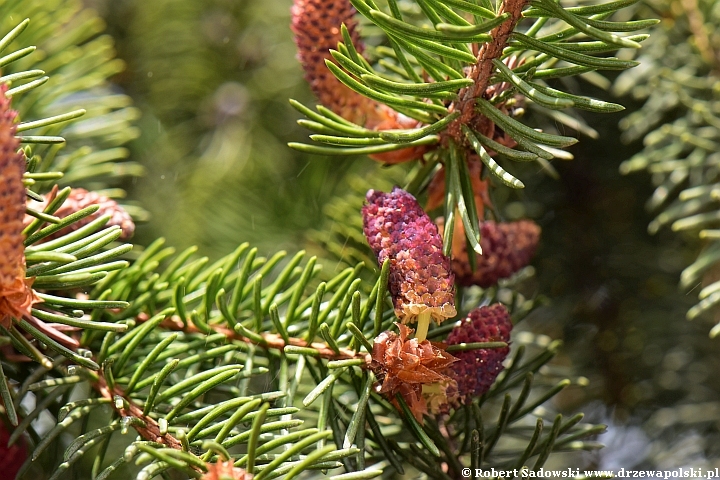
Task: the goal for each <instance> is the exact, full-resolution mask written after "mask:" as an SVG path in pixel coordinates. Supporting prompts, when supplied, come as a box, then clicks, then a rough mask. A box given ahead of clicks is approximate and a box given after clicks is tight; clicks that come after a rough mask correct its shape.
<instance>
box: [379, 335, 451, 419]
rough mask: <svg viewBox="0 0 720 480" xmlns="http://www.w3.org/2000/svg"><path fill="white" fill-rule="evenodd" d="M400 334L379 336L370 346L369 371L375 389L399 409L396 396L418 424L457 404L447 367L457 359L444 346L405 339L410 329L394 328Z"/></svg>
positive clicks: (426, 341) (425, 341)
mask: <svg viewBox="0 0 720 480" xmlns="http://www.w3.org/2000/svg"><path fill="white" fill-rule="evenodd" d="M398 328H399V330H400V334H399V335H398V334H396V333H394V332H383V333H381V334H380V335H378V336H377V338H376V339H375V343H374V344H373V351H372V363H371V364H370V369H371V370H372V371H373V372H374V373H375V376H376V378H377V379H378V380H379V383H378V385H376V387H375V389H376V391H377V392H378V393H380V394H383V395H385V396H386V397H387V398H388V399H389V400H390V401H391V402H392V403H393V405H395V407H397V408H399V405H398V404H397V401H396V399H395V395H397V394H400V395H401V396H402V398H403V400H405V403H406V404H407V405H408V407H409V408H410V411H411V412H412V413H413V416H414V417H415V418H416V419H417V420H418V421H419V422H421V423H422V417H423V415H424V414H425V413H428V411H430V412H431V413H439V412H441V411H442V410H443V409H446V408H447V407H448V405H449V404H452V403H456V402H457V385H456V383H455V380H453V379H452V378H450V377H449V376H448V373H449V371H448V367H449V366H450V365H452V364H453V362H456V361H457V359H456V358H455V357H453V356H452V355H450V354H449V353H447V352H446V351H445V349H444V348H442V347H444V345H442V344H437V343H433V342H430V341H428V340H423V341H418V339H416V338H412V339H408V336H409V335H410V334H411V333H412V329H410V328H408V327H406V326H405V325H402V324H398Z"/></svg>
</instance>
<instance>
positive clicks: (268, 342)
mask: <svg viewBox="0 0 720 480" xmlns="http://www.w3.org/2000/svg"><path fill="white" fill-rule="evenodd" d="M148 319H149V317H148V316H147V315H142V314H141V315H138V317H137V320H138V321H139V322H144V321H147V320H148ZM160 326H162V327H164V328H166V329H168V330H173V331H179V332H183V333H204V332H203V331H202V330H200V329H199V328H197V327H196V326H195V325H193V324H187V325H186V324H184V323H183V321H182V320H181V319H180V318H179V317H177V316H172V317H168V318H166V319H165V320H163V321H162V322H161V323H160ZM210 328H211V329H212V330H213V332H215V333H220V334H222V335H225V336H226V337H227V338H228V339H230V340H239V341H241V342H243V343H251V344H253V345H258V346H261V347H265V348H272V349H274V350H280V351H283V350H284V349H285V347H286V346H288V345H292V346H293V347H304V348H312V349H313V350H317V352H318V357H320V358H324V359H327V360H352V359H360V360H363V361H364V362H365V363H364V365H362V366H367V365H370V362H371V358H370V354H369V353H360V352H356V351H354V350H350V349H348V348H341V349H339V350H338V351H337V352H336V351H335V350H333V349H332V348H330V347H328V346H327V345H326V344H324V343H319V342H307V341H305V340H303V339H301V338H295V337H290V338H289V339H288V340H289V342H287V343H286V342H285V340H284V339H283V338H282V337H281V336H280V335H279V334H277V333H259V334H258V335H259V336H260V337H262V339H263V341H262V342H260V341H257V340H255V339H252V338H248V337H245V336H243V335H241V334H239V333H237V332H235V331H234V330H232V329H230V328H228V327H226V326H224V325H210Z"/></svg>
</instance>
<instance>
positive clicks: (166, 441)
mask: <svg viewBox="0 0 720 480" xmlns="http://www.w3.org/2000/svg"><path fill="white" fill-rule="evenodd" d="M91 383H92V387H93V388H94V389H95V391H97V392H98V393H99V394H100V395H101V396H102V397H103V398H106V399H108V400H110V404H111V405H112V406H113V408H114V409H115V411H117V412H118V413H119V414H120V416H121V417H134V418H137V419H140V420H141V421H142V423H143V424H142V425H138V424H133V428H135V430H137V432H138V433H139V434H140V436H142V437H143V438H144V439H145V440H148V441H151V442H157V443H161V444H163V445H165V446H166V447H169V448H174V449H176V450H182V443H180V440H178V439H177V438H175V437H173V436H172V435H170V434H169V433H166V434H164V435H163V434H162V433H161V432H160V426H159V425H158V423H157V422H156V421H155V420H154V419H152V418H150V417H149V416H147V415H145V414H143V411H142V409H141V408H140V407H138V406H137V405H135V404H134V403H133V402H132V401H131V400H130V399H129V398H127V397H126V396H125V392H123V391H122V390H121V389H120V388H119V387H117V386H115V387H114V388H113V389H112V390H111V389H110V387H109V386H108V384H107V382H106V381H105V377H104V376H102V375H98V380H97V382H91ZM117 396H119V397H122V398H123V400H124V402H123V407H122V408H117V406H116V405H115V398H116V397H117Z"/></svg>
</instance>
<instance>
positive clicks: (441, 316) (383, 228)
mask: <svg viewBox="0 0 720 480" xmlns="http://www.w3.org/2000/svg"><path fill="white" fill-rule="evenodd" d="M366 199H367V204H366V205H365V206H363V209H362V214H363V231H364V232H365V237H366V238H367V240H368V243H369V244H370V247H371V248H372V249H373V251H374V252H375V255H376V256H377V260H378V263H379V264H380V265H382V264H383V263H384V262H385V260H386V259H389V260H390V276H389V278H388V286H389V288H390V293H391V294H392V298H393V305H394V306H395V315H396V316H397V317H398V318H399V319H400V321H402V323H404V324H407V323H414V322H417V323H418V326H417V338H418V341H422V340H424V339H425V337H426V336H427V330H428V326H429V324H430V319H431V318H432V319H434V320H435V321H436V322H438V323H441V322H443V321H444V320H445V319H447V318H451V317H454V316H455V315H456V313H457V312H456V310H455V278H454V275H453V273H452V270H451V266H450V259H449V258H448V257H446V256H445V255H443V253H442V238H441V237H440V234H439V233H438V229H437V226H436V225H435V224H434V223H433V222H432V220H431V219H430V217H428V215H427V214H426V213H425V212H424V211H423V209H422V208H421V207H420V205H419V204H418V202H417V200H415V197H413V196H412V195H410V194H409V193H407V192H406V191H404V190H402V189H400V188H398V187H395V188H393V191H392V192H390V193H383V192H376V191H375V190H370V191H369V192H368V193H367V196H366Z"/></svg>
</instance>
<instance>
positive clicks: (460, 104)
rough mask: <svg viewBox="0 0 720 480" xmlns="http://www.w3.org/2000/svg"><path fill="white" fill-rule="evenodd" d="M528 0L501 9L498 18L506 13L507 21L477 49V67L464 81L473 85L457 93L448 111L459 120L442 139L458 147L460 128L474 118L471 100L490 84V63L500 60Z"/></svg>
mask: <svg viewBox="0 0 720 480" xmlns="http://www.w3.org/2000/svg"><path fill="white" fill-rule="evenodd" d="M528 1H529V0H506V1H505V2H504V3H503V5H502V7H501V9H500V12H499V13H500V14H503V13H509V14H510V18H508V19H507V20H505V21H504V22H503V23H502V24H500V25H499V26H497V27H495V29H494V30H493V31H492V32H491V35H492V38H493V40H492V41H491V42H490V43H486V44H484V45H483V46H482V47H480V50H479V51H478V53H477V59H478V60H477V63H476V64H475V65H474V66H473V67H472V68H471V69H470V71H469V72H468V74H467V78H470V79H472V80H473V81H474V82H475V83H474V84H473V85H471V86H469V87H465V88H463V89H462V90H460V93H459V97H460V98H459V100H458V101H457V102H456V103H454V104H453V105H451V108H450V110H451V111H456V112H460V113H461V114H460V117H458V119H457V120H455V121H454V122H452V123H451V124H450V125H449V126H448V128H447V130H446V131H445V132H446V133H445V134H446V138H447V137H450V138H452V139H454V140H455V141H457V142H459V143H464V142H463V141H462V133H461V129H460V127H461V126H462V125H468V124H470V123H471V121H472V119H473V117H474V116H475V100H476V99H477V98H479V97H481V96H482V95H483V93H484V92H485V90H486V89H487V87H488V86H489V83H490V76H491V75H492V72H493V63H492V61H493V60H495V59H496V58H500V56H501V55H502V52H503V50H504V49H505V47H506V46H507V42H508V39H509V38H510V34H511V33H512V32H513V30H515V26H516V25H517V23H518V22H519V21H520V19H521V18H522V10H523V8H524V7H525V5H526V4H527V3H528Z"/></svg>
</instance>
